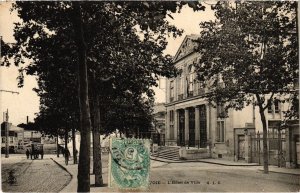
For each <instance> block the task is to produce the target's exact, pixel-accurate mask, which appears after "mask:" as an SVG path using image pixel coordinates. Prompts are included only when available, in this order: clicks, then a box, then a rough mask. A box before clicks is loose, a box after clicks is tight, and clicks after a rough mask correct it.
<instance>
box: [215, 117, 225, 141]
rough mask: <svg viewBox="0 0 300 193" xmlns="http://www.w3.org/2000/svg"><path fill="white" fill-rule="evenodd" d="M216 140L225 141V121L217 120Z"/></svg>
mask: <svg viewBox="0 0 300 193" xmlns="http://www.w3.org/2000/svg"><path fill="white" fill-rule="evenodd" d="M216 141H217V142H225V121H224V120H218V121H217V132H216Z"/></svg>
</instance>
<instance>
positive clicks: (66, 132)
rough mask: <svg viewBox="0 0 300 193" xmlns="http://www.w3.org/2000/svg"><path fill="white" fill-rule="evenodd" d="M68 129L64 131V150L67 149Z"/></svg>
mask: <svg viewBox="0 0 300 193" xmlns="http://www.w3.org/2000/svg"><path fill="white" fill-rule="evenodd" d="M68 137H69V136H68V129H67V128H66V129H65V150H67V149H68Z"/></svg>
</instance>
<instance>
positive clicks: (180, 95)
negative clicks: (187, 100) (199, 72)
mask: <svg viewBox="0 0 300 193" xmlns="http://www.w3.org/2000/svg"><path fill="white" fill-rule="evenodd" d="M183 85H184V78H183V75H182V74H181V75H180V77H179V81H178V87H177V88H178V89H177V91H178V92H177V93H178V100H181V99H183Z"/></svg>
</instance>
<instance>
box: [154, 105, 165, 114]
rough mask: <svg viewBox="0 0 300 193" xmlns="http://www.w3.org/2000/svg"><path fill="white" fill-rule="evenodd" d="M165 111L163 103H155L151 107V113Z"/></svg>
mask: <svg viewBox="0 0 300 193" xmlns="http://www.w3.org/2000/svg"><path fill="white" fill-rule="evenodd" d="M165 111H166V107H165V103H156V104H155V105H154V107H153V114H156V113H159V112H165Z"/></svg>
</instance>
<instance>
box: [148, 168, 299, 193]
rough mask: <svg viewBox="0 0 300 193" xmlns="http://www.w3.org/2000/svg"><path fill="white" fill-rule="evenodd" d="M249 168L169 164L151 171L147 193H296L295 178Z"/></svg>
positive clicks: (297, 187) (297, 183)
mask: <svg viewBox="0 0 300 193" xmlns="http://www.w3.org/2000/svg"><path fill="white" fill-rule="evenodd" d="M258 168H260V166H258V167H256V166H255V167H253V166H247V167H245V166H243V167H238V166H220V165H213V164H206V163H171V164H166V165H162V166H159V167H156V168H152V171H151V175H150V176H151V178H150V179H151V183H152V184H151V187H150V191H151V192H167V191H168V192H182V191H184V192H249V191H250V192H273V191H276V192H298V191H299V189H300V186H299V181H300V177H299V176H293V175H287V174H277V173H271V172H270V173H269V174H263V173H262V171H258Z"/></svg>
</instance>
